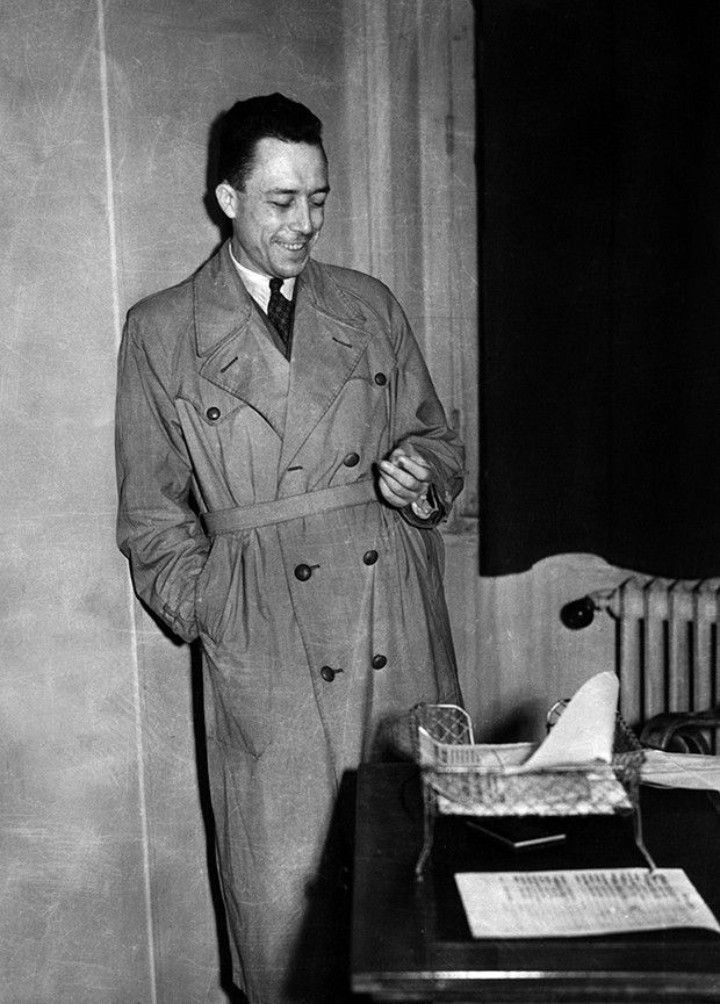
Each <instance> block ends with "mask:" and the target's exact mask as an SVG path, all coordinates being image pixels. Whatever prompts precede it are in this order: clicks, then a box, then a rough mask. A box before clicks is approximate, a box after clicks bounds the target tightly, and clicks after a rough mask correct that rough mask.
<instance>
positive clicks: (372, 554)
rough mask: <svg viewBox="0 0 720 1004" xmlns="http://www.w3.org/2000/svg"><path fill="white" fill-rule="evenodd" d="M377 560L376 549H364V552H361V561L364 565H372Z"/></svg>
mask: <svg viewBox="0 0 720 1004" xmlns="http://www.w3.org/2000/svg"><path fill="white" fill-rule="evenodd" d="M377 560H378V553H377V551H366V552H365V554H363V561H364V562H365V564H366V565H374V564H375V562H376V561H377Z"/></svg>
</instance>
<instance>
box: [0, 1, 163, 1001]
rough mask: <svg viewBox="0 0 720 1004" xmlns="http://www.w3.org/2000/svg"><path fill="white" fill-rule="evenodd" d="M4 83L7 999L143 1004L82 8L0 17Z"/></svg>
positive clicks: (93, 44) (106, 348)
mask: <svg viewBox="0 0 720 1004" xmlns="http://www.w3.org/2000/svg"><path fill="white" fill-rule="evenodd" d="M0 78H1V80H0V93H1V94H2V102H3V109H2V123H3V143H2V152H1V153H0V158H1V160H0V164H1V165H2V170H0V203H1V204H2V205H3V215H2V218H1V222H0V227H1V231H0V232H1V233H2V240H0V303H2V304H3V307H2V311H3V318H2V326H1V328H0V331H1V332H2V336H1V337H2V355H3V361H2V377H1V383H0V426H1V432H0V500H1V504H2V512H3V526H2V531H1V532H0V541H1V546H2V553H3V560H2V563H1V564H0V622H1V624H2V637H3V659H2V663H1V666H2V668H1V669H0V673H1V674H2V682H1V683H0V693H1V697H2V707H1V709H0V715H1V717H2V722H1V724H0V735H1V736H2V740H1V742H2V750H3V759H4V768H5V770H4V771H3V780H2V785H3V791H2V795H1V800H2V808H3V811H2V817H1V819H0V827H1V832H0V839H2V851H1V852H0V860H2V862H3V879H4V881H3V882H2V885H1V886H0V888H1V889H2V892H1V893H0V897H1V900H0V967H1V970H2V975H1V978H0V982H1V983H2V991H0V995H1V996H2V997H3V999H5V1000H11V1001H13V1002H16V1001H17V1002H25V1001H27V1002H32V1004H42V1002H45V1001H52V1002H60V1001H68V1002H73V1004H80V1002H84V1001H99V1000H103V1001H117V1002H124V1001H128V1000H132V999H137V1000H143V999H147V991H148V958H147V939H146V933H145V924H144V917H145V906H144V904H145V897H144V887H143V842H142V828H141V825H140V816H139V812H138V776H137V766H136V765H137V755H136V742H135V740H136V733H135V723H136V717H135V705H134V700H133V673H134V652H133V645H132V636H133V635H132V623H131V619H130V616H129V613H130V611H129V606H128V591H127V585H126V580H125V575H124V569H123V563H122V561H121V559H120V557H119V555H117V553H116V550H115V547H114V544H113V523H114V512H113V510H114V483H113V482H114V479H113V469H112V449H113V448H112V435H113V432H112V423H113V404H112V398H113V388H114V369H115V331H114V324H113V310H112V283H111V272H110V264H109V243H108V230H107V217H106V183H105V152H104V141H103V118H102V102H101V91H100V87H99V59H98V45H97V15H96V10H95V6H94V4H90V5H87V4H86V5H75V6H70V5H55V6H53V7H50V6H49V5H48V4H46V3H39V2H37V0H29V2H25V0H22V2H20V0H17V2H9V3H6V4H4V5H3V11H2V26H1V30H0Z"/></svg>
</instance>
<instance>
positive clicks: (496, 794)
mask: <svg viewBox="0 0 720 1004" xmlns="http://www.w3.org/2000/svg"><path fill="white" fill-rule="evenodd" d="M414 717H415V725H416V755H417V759H418V762H419V765H420V768H421V771H422V779H423V787H424V789H425V794H426V798H430V800H431V801H432V803H433V806H432V808H433V810H434V811H435V812H438V813H440V814H442V815H451V814H456V815H474V816H508V815H512V816H522V815H536V816H569V815H575V816H577V815H602V814H612V813H616V812H630V811H632V809H633V807H634V805H635V804H636V803H637V790H638V784H639V778H640V766H641V764H642V759H643V752H642V748H641V747H640V744H639V743H638V741H637V739H636V738H635V736H634V735H633V734H632V733H631V732H630V730H629V729H628V728H627V727H626V726H625V724H624V722H623V721H622V719H620V718H619V717H618V720H617V726H616V732H615V743H614V745H615V750H614V753H613V759H612V762H611V763H610V764H603V763H593V764H586V765H585V764H584V765H581V766H575V765H573V766H571V767H558V768H553V769H549V770H538V771H527V770H524V769H523V766H522V764H523V763H524V761H525V760H527V758H528V757H529V756H530V754H531V753H532V751H533V749H534V746H533V744H531V743H513V744H508V745H499V746H493V745H482V744H481V745H475V744H474V742H473V735H472V725H471V723H470V719H469V717H468V715H467V712H465V711H464V710H463V709H462V708H458V707H456V706H455V705H419V706H418V707H417V708H416V709H414Z"/></svg>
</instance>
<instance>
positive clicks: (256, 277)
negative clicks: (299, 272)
mask: <svg viewBox="0 0 720 1004" xmlns="http://www.w3.org/2000/svg"><path fill="white" fill-rule="evenodd" d="M230 257H231V258H232V262H233V265H234V266H235V268H236V269H237V271H238V275H239V276H240V278H241V279H242V283H243V286H244V287H245V289H246V290H247V291H248V293H249V294H250V296H251V297H252V298H253V300H254V301H255V303H257V305H258V307H260V309H261V310H262V311H263V313H265V314H267V309H268V303H269V302H270V276H269V275H265V274H264V273H263V272H255V271H254V269H251V268H248V267H247V266H246V265H241V264H240V262H239V261H238V260H237V258H236V257H235V255H234V254H233V250H232V244H231V245H230ZM280 292H281V293H282V295H283V296H284V297H285V299H286V300H292V298H293V293H294V292H295V276H293V277H292V278H290V279H283V284H282V286H281V287H280Z"/></svg>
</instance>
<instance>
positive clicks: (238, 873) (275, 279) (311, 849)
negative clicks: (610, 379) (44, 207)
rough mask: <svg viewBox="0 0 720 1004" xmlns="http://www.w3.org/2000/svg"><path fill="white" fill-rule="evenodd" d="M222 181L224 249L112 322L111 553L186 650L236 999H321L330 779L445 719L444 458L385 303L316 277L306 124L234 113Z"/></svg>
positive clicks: (326, 993)
mask: <svg viewBox="0 0 720 1004" xmlns="http://www.w3.org/2000/svg"><path fill="white" fill-rule="evenodd" d="M218 175H219V179H220V181H219V184H218V186H217V188H216V196H217V200H218V202H219V205H220V207H221V209H222V211H223V212H224V213H225V215H226V216H227V217H228V218H229V219H230V221H231V223H232V230H233V234H232V239H231V240H230V241H228V242H226V243H225V244H224V245H223V246H222V248H221V249H220V251H219V252H218V253H217V254H216V255H215V256H214V257H213V258H211V259H210V261H209V262H208V263H207V264H205V265H204V266H203V267H202V268H200V270H199V271H198V272H197V273H195V275H194V276H192V277H191V278H190V279H188V280H186V281H185V282H183V283H181V284H180V285H179V286H176V287H173V288H172V289H169V290H165V291H163V292H161V293H158V294H156V295H154V296H151V297H149V298H148V299H146V300H144V301H142V302H141V303H139V304H137V305H136V306H135V307H134V308H132V310H131V311H130V313H129V315H128V321H127V325H126V330H125V334H124V338H123V345H122V348H121V352H120V360H119V383H118V410H117V456H118V481H119V493H120V509H119V521H118V526H119V529H118V538H119V543H120V547H121V549H122V550H123V552H124V553H125V554H126V555H128V556H129V558H130V563H131V567H132V574H133V579H134V584H135V588H136V590H137V593H138V595H139V596H140V597H141V598H142V599H143V600H144V601H145V603H146V604H147V605H148V606H149V607H150V608H151V609H152V610H154V611H155V612H156V613H157V614H159V615H160V617H162V618H163V619H164V620H165V622H166V623H167V624H168V625H169V626H170V627H171V628H172V630H173V631H175V632H176V633H177V634H178V635H180V636H181V637H182V638H185V639H187V640H192V639H194V638H196V637H199V638H200V642H201V645H202V652H203V664H204V680H205V683H204V687H205V700H206V708H205V713H206V720H207V725H206V730H207V742H208V763H209V771H210V778H211V788H212V802H213V808H214V813H215V818H216V828H217V835H218V862H219V870H220V876H221V883H222V888H223V896H224V901H225V906H226V912H227V917H228V923H229V928H230V935H231V938H230V940H231V944H232V951H233V966H234V975H235V979H236V980H237V982H238V984H239V985H240V986H241V987H242V988H243V989H244V991H245V993H246V994H247V996H248V998H249V1000H250V1001H251V1002H252V1004H256V1002H268V1004H270V1002H277V1001H283V1000H307V1001H312V1002H314V1004H315V1002H318V1001H321V1000H328V1001H333V1002H335V1001H339V1000H340V990H339V989H338V983H336V982H335V983H334V982H333V980H334V978H335V976H334V974H333V965H332V963H333V960H334V959H335V958H337V959H340V958H342V957H343V956H342V952H341V950H340V947H339V946H338V944H337V939H338V937H339V933H338V932H339V931H340V928H339V927H338V921H337V915H336V914H335V913H334V912H333V911H334V909H335V906H334V899H336V898H337V897H336V895H335V894H336V892H337V881H336V873H335V871H334V870H333V867H334V865H333V860H334V859H333V853H332V852H333V846H332V839H330V834H331V833H332V827H331V821H332V817H333V810H334V807H335V803H336V799H337V793H338V790H339V785H340V781H341V778H342V776H343V773H344V772H345V771H347V770H351V769H353V768H355V767H357V765H358V763H359V762H360V761H362V760H363V759H367V758H370V757H373V756H379V755H382V754H383V752H384V749H383V735H384V734H385V733H386V732H387V729H386V726H387V725H388V723H390V722H392V721H394V720H396V719H397V718H398V716H402V714H403V713H406V712H407V711H408V709H410V708H411V707H412V705H413V704H415V703H417V702H418V701H427V702H437V701H441V702H445V701H448V702H458V701H459V700H460V695H459V690H458V684H457V677H456V670H455V664H454V656H453V650H452V643H451V639H450V631H449V626H448V618H447V610H446V607H445V599H444V596H443V589H442V581H441V550H442V542H441V539H440V537H439V534H438V532H437V530H436V529H434V524H435V523H436V522H437V521H438V519H439V518H441V517H442V516H443V515H444V514H445V513H446V512H447V510H448V508H449V506H450V504H451V502H452V500H453V498H454V497H455V495H456V494H457V492H458V491H459V490H460V487H461V474H462V462H463V458H462V450H461V447H460V445H459V443H458V441H457V437H456V435H455V433H454V432H453V431H452V430H451V429H450V428H448V425H447V422H446V420H445V415H444V413H443V410H442V407H441V405H440V403H439V401H438V399H437V396H436V394H435V391H434V389H433V386H432V384H431V381H430V378H429V376H428V373H427V370H426V367H425V365H424V363H423V361H422V358H421V356H420V354H419V351H418V348H417V346H416V343H415V340H414V338H413V335H412V333H411V331H410V329H409V327H408V324H407V321H406V319H405V317H404V315H403V313H402V311H401V309H400V307H399V306H398V304H397V302H396V301H395V300H394V298H393V297H392V295H391V294H390V293H389V291H388V290H387V289H386V288H385V287H384V286H383V285H382V284H381V283H380V282H378V281H377V280H375V279H372V278H370V277H369V276H366V275H362V274H360V273H358V272H354V271H350V270H348V269H343V268H337V267H333V266H330V265H325V264H321V263H320V262H317V261H315V260H313V259H312V258H311V252H312V249H313V247H314V245H315V242H316V240H317V238H318V236H319V234H320V230H321V228H322V225H323V217H324V212H325V208H324V207H325V200H326V197H327V195H328V192H329V184H328V170H327V161H326V157H325V151H324V149H323V146H322V139H321V124H320V122H319V120H318V119H317V118H316V117H315V116H314V115H313V114H312V113H311V112H310V111H309V110H308V109H307V108H305V107H304V106H303V105H300V104H297V103H295V102H293V101H290V100H288V99H287V98H285V97H283V96H282V95H280V94H274V95H271V96H267V97H258V98H252V99H250V100H248V101H242V102H238V103H237V104H236V105H235V106H234V107H233V108H232V109H231V110H230V111H229V112H228V113H227V114H226V115H225V117H224V121H223V128H222V132H221V135H220V149H219V170H218ZM277 287H279V289H278V288H277ZM197 513H200V515H199V516H198V515H197Z"/></svg>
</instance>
